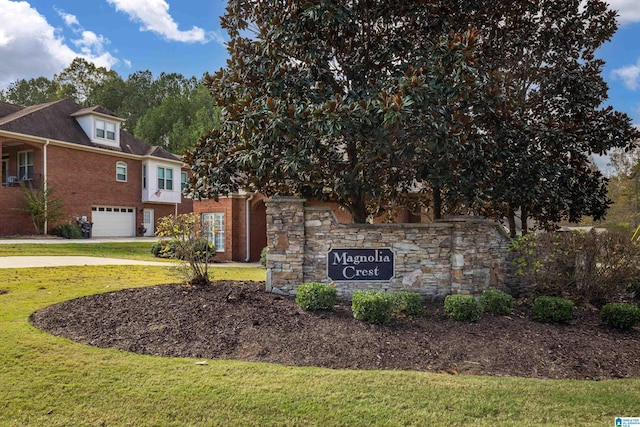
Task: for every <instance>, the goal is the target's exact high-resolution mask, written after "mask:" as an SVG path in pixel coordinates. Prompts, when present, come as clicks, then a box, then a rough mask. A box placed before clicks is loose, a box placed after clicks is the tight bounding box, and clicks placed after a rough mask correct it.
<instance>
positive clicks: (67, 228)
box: [51, 222, 82, 239]
mask: <svg viewBox="0 0 640 427" xmlns="http://www.w3.org/2000/svg"><path fill="white" fill-rule="evenodd" d="M51 234H53V235H54V236H58V237H64V238H65V239H81V238H82V230H80V227H78V225H77V224H73V223H70V222H68V223H66V224H61V225H58V226H57V227H55V228H54V229H53V230H51Z"/></svg>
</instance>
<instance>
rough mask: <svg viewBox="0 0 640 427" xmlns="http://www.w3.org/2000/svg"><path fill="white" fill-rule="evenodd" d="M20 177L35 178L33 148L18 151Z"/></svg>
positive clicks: (23, 178)
mask: <svg viewBox="0 0 640 427" xmlns="http://www.w3.org/2000/svg"><path fill="white" fill-rule="evenodd" d="M18 179H20V180H23V181H26V180H28V179H33V150H30V151H21V152H19V153H18Z"/></svg>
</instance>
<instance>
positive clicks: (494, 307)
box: [480, 289, 513, 316]
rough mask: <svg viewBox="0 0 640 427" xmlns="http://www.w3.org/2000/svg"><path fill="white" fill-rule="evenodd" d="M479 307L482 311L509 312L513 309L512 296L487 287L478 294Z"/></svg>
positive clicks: (499, 313) (498, 314) (498, 313)
mask: <svg viewBox="0 0 640 427" xmlns="http://www.w3.org/2000/svg"><path fill="white" fill-rule="evenodd" d="M480 307H482V311H483V312H484V313H491V314H494V315H497V316H500V315H505V314H509V313H511V310H513V297H512V296H511V295H509V294H507V293H506V292H502V291H497V290H492V289H487V290H486V291H484V292H483V293H482V295H480Z"/></svg>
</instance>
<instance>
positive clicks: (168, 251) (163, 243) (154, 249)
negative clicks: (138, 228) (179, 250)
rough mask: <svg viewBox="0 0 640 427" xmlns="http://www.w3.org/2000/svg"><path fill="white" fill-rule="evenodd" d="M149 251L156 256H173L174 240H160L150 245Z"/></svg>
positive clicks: (174, 253)
mask: <svg viewBox="0 0 640 427" xmlns="http://www.w3.org/2000/svg"><path fill="white" fill-rule="evenodd" d="M151 253H152V254H153V255H154V256H155V257H156V258H175V257H176V242H175V241H173V240H164V239H163V240H160V241H159V242H156V243H154V244H153V246H151Z"/></svg>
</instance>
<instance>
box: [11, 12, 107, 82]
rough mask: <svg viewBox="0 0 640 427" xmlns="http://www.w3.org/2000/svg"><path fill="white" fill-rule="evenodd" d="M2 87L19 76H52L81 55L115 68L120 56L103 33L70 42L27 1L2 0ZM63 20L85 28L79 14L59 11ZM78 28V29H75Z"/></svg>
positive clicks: (20, 77) (28, 77) (75, 26)
mask: <svg viewBox="0 0 640 427" xmlns="http://www.w3.org/2000/svg"><path fill="white" fill-rule="evenodd" d="M0 11H2V28H1V29H0V89H3V88H6V87H7V86H8V85H9V84H10V83H12V82H14V81H16V80H18V79H30V78H36V77H40V76H44V77H47V78H52V77H53V75H54V74H56V73H59V72H60V71H62V70H63V69H64V68H65V67H67V66H68V65H69V64H70V63H71V61H73V59H74V58H76V57H78V56H81V57H83V58H85V59H86V60H87V61H91V62H93V63H95V64H96V65H97V66H101V67H106V68H111V67H112V66H113V65H114V64H116V63H117V62H118V60H117V59H116V58H115V57H113V56H112V55H111V54H110V53H109V52H106V51H105V49H104V47H105V45H106V44H107V42H108V40H106V39H105V38H104V37H102V36H98V35H95V34H93V33H91V32H87V33H91V34H93V35H91V34H87V35H84V34H82V33H81V34H82V35H81V37H80V38H79V39H78V40H74V41H73V45H74V47H75V49H74V48H73V47H72V46H70V45H69V44H68V43H67V42H66V41H65V39H64V37H62V36H61V35H60V33H59V32H58V31H57V30H56V29H55V28H54V27H53V26H52V25H51V24H49V23H48V22H47V20H46V19H45V17H44V16H42V15H41V14H40V13H38V11H37V10H36V9H34V8H33V7H31V5H30V4H29V3H28V2H26V1H11V0H0ZM59 14H61V15H60V16H62V18H63V20H64V21H65V22H66V23H67V24H68V25H70V26H71V27H72V28H75V29H76V30H78V29H79V30H81V31H82V29H81V27H80V24H79V23H78V20H77V18H75V16H73V15H68V14H64V12H59ZM74 31H75V30H74Z"/></svg>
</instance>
